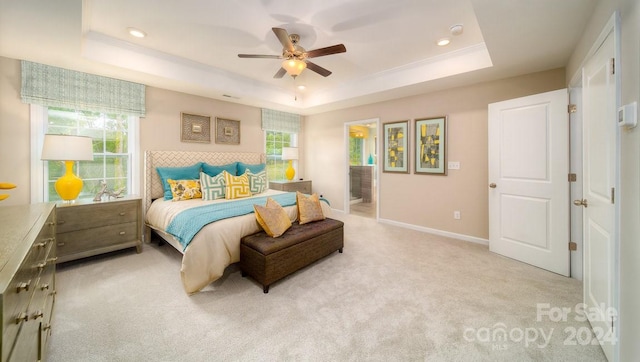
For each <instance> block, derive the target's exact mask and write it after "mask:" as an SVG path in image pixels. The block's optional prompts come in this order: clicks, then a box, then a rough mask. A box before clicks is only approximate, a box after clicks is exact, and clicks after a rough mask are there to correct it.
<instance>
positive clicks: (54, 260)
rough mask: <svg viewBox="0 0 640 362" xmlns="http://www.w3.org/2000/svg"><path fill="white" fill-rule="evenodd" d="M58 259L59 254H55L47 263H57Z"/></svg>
mask: <svg viewBox="0 0 640 362" xmlns="http://www.w3.org/2000/svg"><path fill="white" fill-rule="evenodd" d="M56 261H58V257H57V256H54V257H53V258H49V259H47V263H55V262H56Z"/></svg>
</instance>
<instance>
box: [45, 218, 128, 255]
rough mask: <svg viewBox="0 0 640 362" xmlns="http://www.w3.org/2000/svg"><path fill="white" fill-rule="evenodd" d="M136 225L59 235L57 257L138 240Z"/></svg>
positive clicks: (120, 225) (99, 228)
mask: <svg viewBox="0 0 640 362" xmlns="http://www.w3.org/2000/svg"><path fill="white" fill-rule="evenodd" d="M138 233H139V231H138V223H137V222H136V221H135V220H134V221H133V222H129V223H126V224H119V225H109V226H102V227H98V228H95V229H87V230H78V231H72V232H68V233H59V234H58V237H57V243H58V249H57V253H58V257H59V258H60V259H63V258H64V257H65V256H67V255H71V254H75V253H81V252H83V251H88V250H94V249H98V248H101V247H107V246H113V245H117V244H122V243H126V242H130V241H135V240H138Z"/></svg>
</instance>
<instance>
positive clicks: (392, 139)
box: [382, 121, 409, 173]
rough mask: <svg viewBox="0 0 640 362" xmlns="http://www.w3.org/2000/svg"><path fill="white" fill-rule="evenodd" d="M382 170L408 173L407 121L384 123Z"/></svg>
mask: <svg viewBox="0 0 640 362" xmlns="http://www.w3.org/2000/svg"><path fill="white" fill-rule="evenodd" d="M383 126H384V161H383V164H382V172H397V173H409V157H408V156H409V155H408V154H407V143H408V141H407V131H408V128H409V121H399V122H390V123H385V124H384V125H383Z"/></svg>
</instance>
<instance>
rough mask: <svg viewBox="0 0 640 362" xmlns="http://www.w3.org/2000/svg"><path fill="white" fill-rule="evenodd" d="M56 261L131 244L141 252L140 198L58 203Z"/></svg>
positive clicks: (90, 254)
mask: <svg viewBox="0 0 640 362" xmlns="http://www.w3.org/2000/svg"><path fill="white" fill-rule="evenodd" d="M57 211H58V228H57V234H56V235H57V236H56V239H57V243H58V263H62V262H65V261H70V260H75V259H79V258H85V257H88V256H92V255H98V254H103V253H108V252H110V251H114V250H120V249H126V248H131V247H135V248H136V251H137V252H138V253H140V252H141V251H142V201H141V199H140V198H139V197H134V196H129V197H124V198H120V199H112V200H110V201H102V202H94V201H93V200H76V202H75V203H73V204H58V210H57Z"/></svg>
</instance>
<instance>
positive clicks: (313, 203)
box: [296, 191, 325, 225]
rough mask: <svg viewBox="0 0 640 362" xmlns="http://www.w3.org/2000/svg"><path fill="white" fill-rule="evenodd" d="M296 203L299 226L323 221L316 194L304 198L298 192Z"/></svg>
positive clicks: (320, 206)
mask: <svg viewBox="0 0 640 362" xmlns="http://www.w3.org/2000/svg"><path fill="white" fill-rule="evenodd" d="M296 202H297V204H298V220H299V222H300V225H302V224H306V223H309V222H312V221H319V220H324V219H325V217H324V213H322V205H320V198H319V197H318V194H313V195H311V196H306V195H305V194H303V193H301V192H300V191H296Z"/></svg>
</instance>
